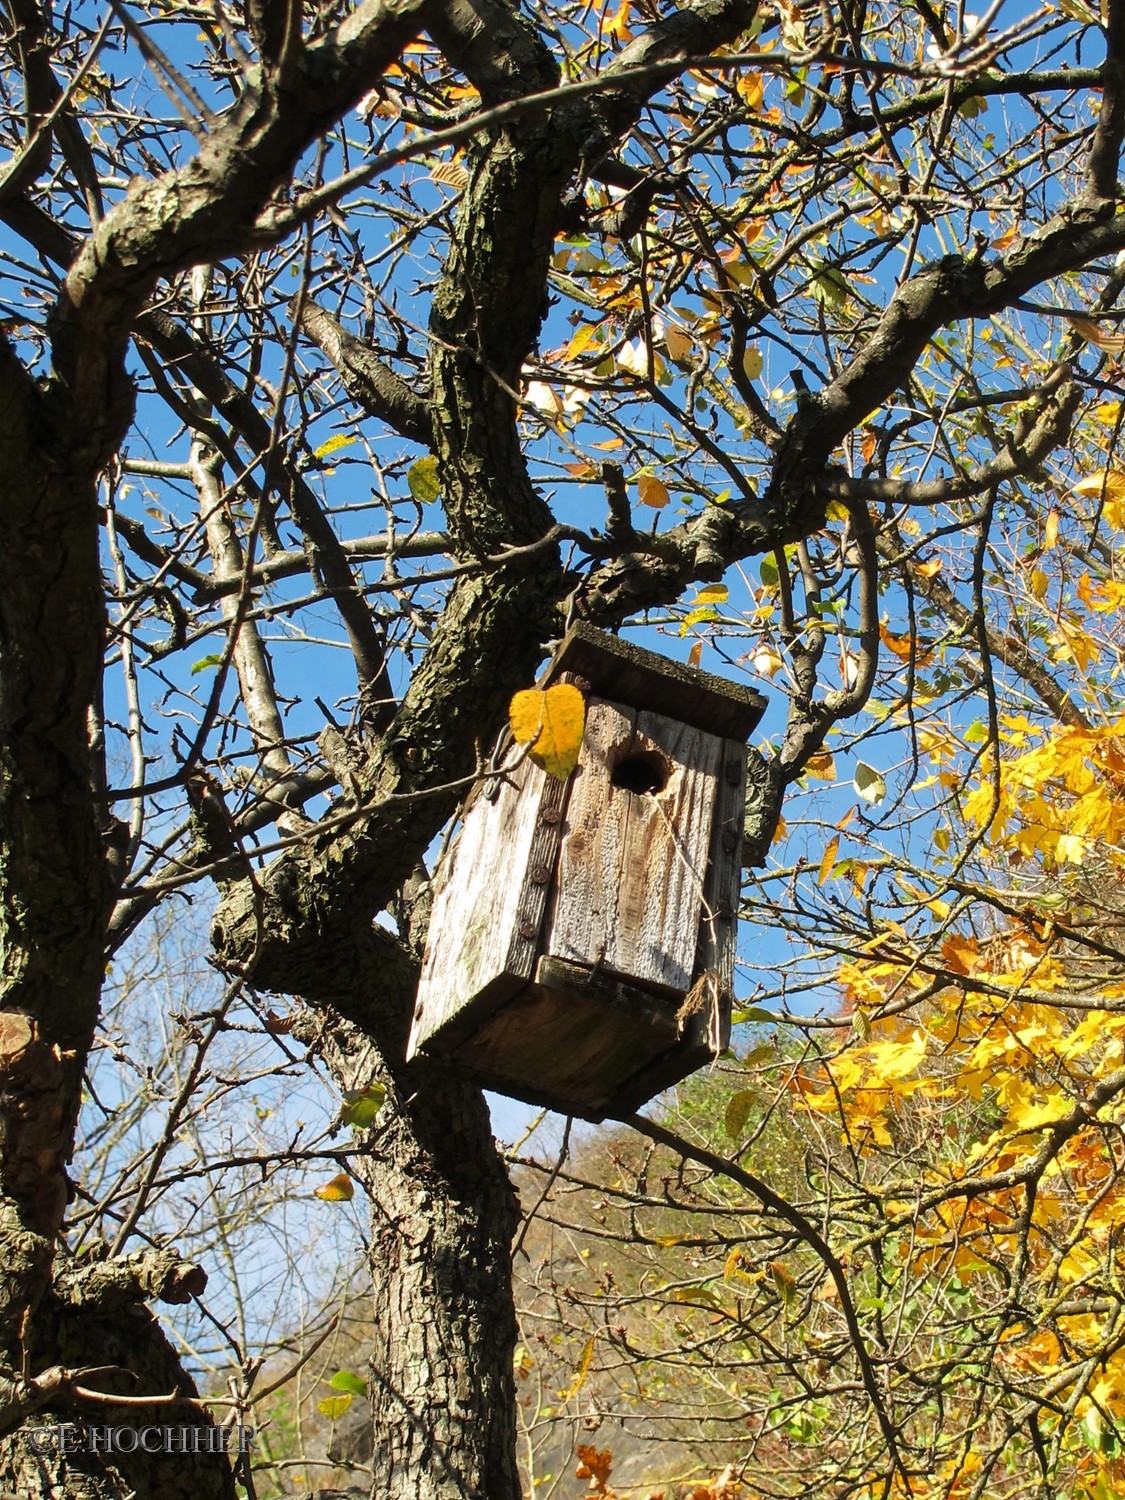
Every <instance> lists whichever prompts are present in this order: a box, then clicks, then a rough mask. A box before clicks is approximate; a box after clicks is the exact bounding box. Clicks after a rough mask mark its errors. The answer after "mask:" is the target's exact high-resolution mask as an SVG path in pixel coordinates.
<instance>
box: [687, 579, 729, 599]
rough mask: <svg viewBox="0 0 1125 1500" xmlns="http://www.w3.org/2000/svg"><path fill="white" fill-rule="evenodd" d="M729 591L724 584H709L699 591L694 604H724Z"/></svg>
mask: <svg viewBox="0 0 1125 1500" xmlns="http://www.w3.org/2000/svg"><path fill="white" fill-rule="evenodd" d="M728 595H729V590H728V588H727V586H726V584H725V583H709V584H707V585H705V587H703V588H701V589H700V590H699V593H698V594H696V596H695V600H694V602H695V603H696V604H725V603H726V601H727V597H728Z"/></svg>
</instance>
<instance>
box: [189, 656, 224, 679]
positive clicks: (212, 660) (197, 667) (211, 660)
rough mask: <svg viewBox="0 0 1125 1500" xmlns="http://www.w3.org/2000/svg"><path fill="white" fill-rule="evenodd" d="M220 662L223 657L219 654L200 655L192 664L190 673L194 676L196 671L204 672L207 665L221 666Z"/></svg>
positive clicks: (221, 662)
mask: <svg viewBox="0 0 1125 1500" xmlns="http://www.w3.org/2000/svg"><path fill="white" fill-rule="evenodd" d="M222 664H223V658H222V657H221V656H201V657H200V658H199V660H198V661H197V662H195V663H194V664H193V665H192V669H191V675H192V676H193V677H194V676H195V674H196V673H197V672H206V671H207V669H208V667H221V666H222Z"/></svg>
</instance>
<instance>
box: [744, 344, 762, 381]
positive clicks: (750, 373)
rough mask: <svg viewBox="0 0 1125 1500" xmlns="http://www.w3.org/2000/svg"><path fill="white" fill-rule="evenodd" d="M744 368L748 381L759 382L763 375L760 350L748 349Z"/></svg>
mask: <svg viewBox="0 0 1125 1500" xmlns="http://www.w3.org/2000/svg"><path fill="white" fill-rule="evenodd" d="M742 368H743V370H744V371H745V373H746V378H747V380H757V378H758V376H759V375H760V374H761V373H762V354H761V350H759V349H747V351H746V353H745V354H744V355H743V357H742Z"/></svg>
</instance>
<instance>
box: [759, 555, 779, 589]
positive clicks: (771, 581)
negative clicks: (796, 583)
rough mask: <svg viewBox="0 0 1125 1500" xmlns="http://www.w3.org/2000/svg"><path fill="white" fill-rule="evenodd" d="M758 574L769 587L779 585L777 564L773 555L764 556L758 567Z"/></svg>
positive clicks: (773, 587) (772, 587)
mask: <svg viewBox="0 0 1125 1500" xmlns="http://www.w3.org/2000/svg"><path fill="white" fill-rule="evenodd" d="M758 575H759V577H760V578H761V580H762V582H763V583H764V584H765V586H766V587H767V588H768V589H775V588H776V587H777V580H778V572H777V564H776V563H775V562H774V560H773V558H772V557H763V558H762V561H761V563H760V564H759V567H758Z"/></svg>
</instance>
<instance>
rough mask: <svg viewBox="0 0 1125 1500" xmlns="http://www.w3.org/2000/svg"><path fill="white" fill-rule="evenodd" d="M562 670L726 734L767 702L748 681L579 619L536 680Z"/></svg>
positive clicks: (749, 721) (744, 727)
mask: <svg viewBox="0 0 1125 1500" xmlns="http://www.w3.org/2000/svg"><path fill="white" fill-rule="evenodd" d="M563 672H570V673H573V674H574V675H575V676H576V677H584V678H585V679H586V681H587V682H588V683H589V684H590V690H591V692H594V693H596V694H597V695H598V697H599V698H609V699H612V700H613V701H614V702H615V703H624V704H626V705H627V706H628V707H629V708H644V709H650V710H651V711H652V712H653V713H659V714H665V715H666V716H667V717H668V718H670V719H678V720H679V721H680V723H681V724H691V725H693V726H694V727H695V728H696V729H704V730H706V731H707V732H708V733H709V734H721V735H723V736H724V737H726V738H728V739H737V740H745V739H747V738H748V737H749V735H750V734H751V733H752V731H753V729H754V727H755V725H756V724H757V723H758V720H759V719H760V718H761V717H762V714H763V713H764V712H765V708H766V699H765V698H764V697H763V696H762V694H761V693H759V692H756V691H755V689H754V688H752V687H748V686H746V685H745V684H743V683H739V682H728V681H727V680H726V678H724V677H715V676H713V675H712V674H711V673H710V672H701V671H700V670H699V668H698V667H688V666H685V665H684V664H683V663H682V662H678V661H671V660H669V658H668V657H666V656H659V655H657V653H656V652H655V651H646V650H645V648H644V647H643V646H637V645H635V644H634V643H633V642H632V641H624V640H622V639H621V638H620V637H619V636H616V635H607V634H606V633H605V632H604V631H602V630H597V629H595V628H594V626H593V625H588V624H586V622H585V621H584V620H580V621H579V622H578V624H576V625H574V626H573V627H572V628H571V629H570V630H569V631H568V632H567V634H566V637H565V638H564V640H563V641H562V644H561V645H560V646H559V649H558V650H557V651H556V653H555V655H554V657H553V658H552V660H551V662H550V663H549V665H548V666H547V668H546V670H545V671H544V673H543V675H542V677H541V679H540V686H541V687H546V686H548V684H550V683H551V682H555V681H557V680H558V678H559V676H560V675H561V674H562V673H563Z"/></svg>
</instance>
